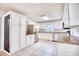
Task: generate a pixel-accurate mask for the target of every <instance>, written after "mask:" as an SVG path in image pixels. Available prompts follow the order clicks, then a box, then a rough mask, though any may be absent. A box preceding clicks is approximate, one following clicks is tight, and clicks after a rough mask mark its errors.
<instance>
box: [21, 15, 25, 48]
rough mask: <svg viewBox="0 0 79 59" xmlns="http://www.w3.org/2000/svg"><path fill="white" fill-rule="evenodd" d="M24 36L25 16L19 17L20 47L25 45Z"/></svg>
mask: <svg viewBox="0 0 79 59" xmlns="http://www.w3.org/2000/svg"><path fill="white" fill-rule="evenodd" d="M25 37H26V17H25V16H22V15H21V17H20V48H23V47H25V40H26V39H25Z"/></svg>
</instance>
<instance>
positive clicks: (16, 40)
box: [2, 11, 26, 53]
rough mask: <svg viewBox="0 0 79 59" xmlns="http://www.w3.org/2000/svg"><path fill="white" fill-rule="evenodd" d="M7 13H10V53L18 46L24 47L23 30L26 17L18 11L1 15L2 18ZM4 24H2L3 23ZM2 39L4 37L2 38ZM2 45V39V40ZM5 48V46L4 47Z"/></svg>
mask: <svg viewBox="0 0 79 59" xmlns="http://www.w3.org/2000/svg"><path fill="white" fill-rule="evenodd" d="M7 15H10V18H9V19H10V20H9V46H10V47H9V49H10V53H13V52H15V51H17V50H19V49H20V48H24V47H25V36H26V34H25V31H26V17H25V16H24V15H21V14H19V13H15V12H12V11H10V12H8V13H6V14H5V15H4V16H3V19H4V20H6V19H5V17H6V16H7ZM3 26H4V24H3ZM4 29H5V28H3V34H2V37H4ZM2 40H4V38H2ZM3 47H4V41H3ZM4 49H5V48H4Z"/></svg>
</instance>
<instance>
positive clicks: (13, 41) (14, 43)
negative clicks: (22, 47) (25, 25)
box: [10, 25, 19, 52]
mask: <svg viewBox="0 0 79 59" xmlns="http://www.w3.org/2000/svg"><path fill="white" fill-rule="evenodd" d="M10 49H11V52H15V51H16V50H18V49H19V26H16V25H12V26H11V36H10Z"/></svg>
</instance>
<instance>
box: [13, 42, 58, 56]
mask: <svg viewBox="0 0 79 59" xmlns="http://www.w3.org/2000/svg"><path fill="white" fill-rule="evenodd" d="M56 50H57V48H56V47H55V43H54V42H48V41H39V42H37V43H35V44H33V45H32V46H29V47H26V48H25V49H23V50H22V51H20V52H18V53H16V54H13V55H17V56H55V55H57V51H56Z"/></svg>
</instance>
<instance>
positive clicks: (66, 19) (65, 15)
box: [63, 4, 69, 27]
mask: <svg viewBox="0 0 79 59" xmlns="http://www.w3.org/2000/svg"><path fill="white" fill-rule="evenodd" d="M63 20H64V27H67V26H69V14H68V4H65V6H64V14H63Z"/></svg>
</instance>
